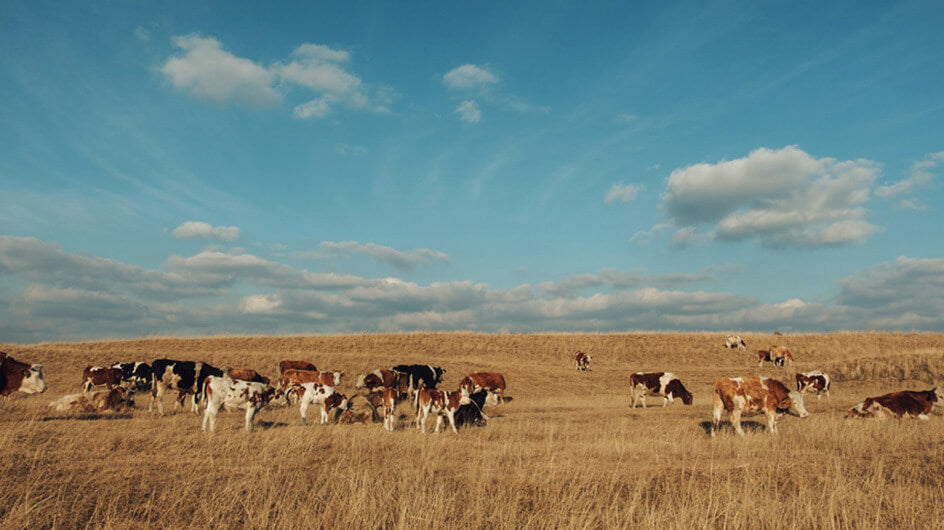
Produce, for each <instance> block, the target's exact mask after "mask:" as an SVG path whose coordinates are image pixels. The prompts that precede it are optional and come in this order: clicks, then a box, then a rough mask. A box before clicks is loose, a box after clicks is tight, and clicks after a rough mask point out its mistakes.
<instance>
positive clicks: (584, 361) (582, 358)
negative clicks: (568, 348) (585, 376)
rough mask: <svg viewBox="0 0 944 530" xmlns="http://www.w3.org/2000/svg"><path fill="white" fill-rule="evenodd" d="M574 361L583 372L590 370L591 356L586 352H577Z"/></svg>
mask: <svg viewBox="0 0 944 530" xmlns="http://www.w3.org/2000/svg"><path fill="white" fill-rule="evenodd" d="M574 362H575V364H576V365H577V370H579V371H582V372H586V371H588V370H590V356H589V355H587V354H586V353H584V352H582V351H579V352H577V355H576V357H574Z"/></svg>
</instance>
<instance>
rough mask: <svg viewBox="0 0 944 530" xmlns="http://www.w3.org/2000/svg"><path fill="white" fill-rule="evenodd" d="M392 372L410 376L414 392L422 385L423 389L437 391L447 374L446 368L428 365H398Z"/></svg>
mask: <svg viewBox="0 0 944 530" xmlns="http://www.w3.org/2000/svg"><path fill="white" fill-rule="evenodd" d="M392 370H393V371H395V372H402V373H404V374H407V375H408V376H409V378H410V390H412V391H415V390H416V389H418V388H420V384H421V383H422V385H423V386H422V388H428V389H430V390H433V389H435V388H436V385H438V384H439V383H441V382H442V378H443V374H444V373H446V369H445V368H440V367H438V366H430V365H428V364H398V365H396V366H394V367H393V368H392Z"/></svg>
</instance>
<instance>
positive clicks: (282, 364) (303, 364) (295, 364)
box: [279, 361, 318, 379]
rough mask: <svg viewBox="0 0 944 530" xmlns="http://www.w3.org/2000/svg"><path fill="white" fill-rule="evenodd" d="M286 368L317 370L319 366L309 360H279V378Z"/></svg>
mask: <svg viewBox="0 0 944 530" xmlns="http://www.w3.org/2000/svg"><path fill="white" fill-rule="evenodd" d="M286 370H311V371H312V372H317V371H318V367H317V366H315V365H314V364H312V363H310V362H308V361H279V379H281V378H282V374H284V373H285V371H286Z"/></svg>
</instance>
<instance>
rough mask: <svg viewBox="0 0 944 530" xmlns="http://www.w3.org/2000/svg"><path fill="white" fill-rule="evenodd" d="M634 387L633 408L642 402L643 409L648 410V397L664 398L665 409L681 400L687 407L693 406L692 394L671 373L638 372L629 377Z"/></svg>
mask: <svg viewBox="0 0 944 530" xmlns="http://www.w3.org/2000/svg"><path fill="white" fill-rule="evenodd" d="M629 382H630V385H632V396H633V402H632V405H631V406H632V408H636V403H637V402H638V401H642V408H646V396H647V395H653V396H662V406H663V407H665V406H666V405H668V404H669V403H671V402H673V401H674V400H675V398H680V399H681V400H682V403H685V404H686V405H691V404H692V394H691V392H689V391H688V390H686V389H685V387H684V386H683V385H682V382H681V381H679V379H678V378H677V377H675V374H673V373H671V372H636V373H634V374H632V375H630V376H629Z"/></svg>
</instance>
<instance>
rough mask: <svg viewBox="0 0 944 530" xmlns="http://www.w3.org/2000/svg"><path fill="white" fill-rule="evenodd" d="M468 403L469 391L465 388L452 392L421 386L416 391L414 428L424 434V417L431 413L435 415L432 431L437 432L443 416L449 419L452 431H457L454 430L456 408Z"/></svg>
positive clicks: (456, 431)
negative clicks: (434, 424) (434, 425)
mask: <svg viewBox="0 0 944 530" xmlns="http://www.w3.org/2000/svg"><path fill="white" fill-rule="evenodd" d="M469 403H471V401H470V400H469V391H468V390H466V389H465V388H460V389H459V390H455V391H452V392H447V391H445V390H433V389H429V388H421V389H419V390H418V391H417V392H416V400H415V405H416V428H417V429H419V430H420V432H421V433H423V434H426V418H427V417H428V416H429V414H430V413H433V414H435V415H436V428H435V429H434V430H433V432H434V433H437V432H439V428H440V427H441V426H442V421H443V416H446V417H447V418H448V419H449V425H450V426H451V427H452V432H454V433H458V432H459V431H458V430H456V416H455V414H456V410H458V409H459V407H460V406H461V405H468V404H469Z"/></svg>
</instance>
